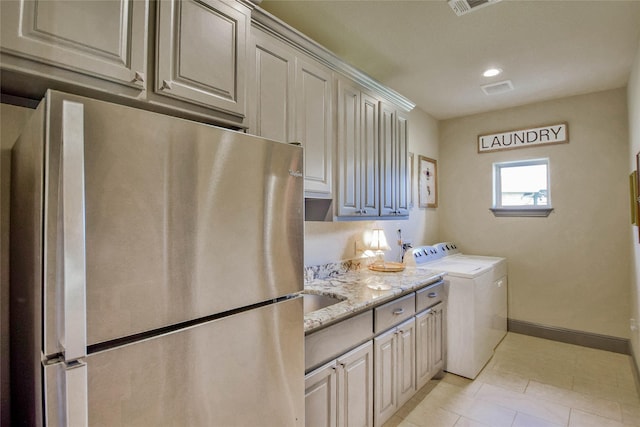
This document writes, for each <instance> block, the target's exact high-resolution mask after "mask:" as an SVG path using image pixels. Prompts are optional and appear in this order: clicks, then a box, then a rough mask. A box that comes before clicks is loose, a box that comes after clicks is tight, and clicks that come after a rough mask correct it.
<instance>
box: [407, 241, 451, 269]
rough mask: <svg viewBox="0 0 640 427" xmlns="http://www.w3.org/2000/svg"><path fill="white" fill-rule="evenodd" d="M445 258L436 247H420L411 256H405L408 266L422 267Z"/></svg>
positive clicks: (413, 250) (414, 249)
mask: <svg viewBox="0 0 640 427" xmlns="http://www.w3.org/2000/svg"><path fill="white" fill-rule="evenodd" d="M442 257H444V255H443V254H442V253H441V252H440V251H438V249H437V248H436V247H435V246H418V247H416V248H413V249H412V250H411V256H405V263H406V264H407V265H415V266H420V265H423V264H426V263H428V262H431V261H435V260H437V259H440V258H442Z"/></svg>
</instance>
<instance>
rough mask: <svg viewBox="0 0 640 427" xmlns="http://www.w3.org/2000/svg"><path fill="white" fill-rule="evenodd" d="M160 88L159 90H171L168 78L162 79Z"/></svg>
mask: <svg viewBox="0 0 640 427" xmlns="http://www.w3.org/2000/svg"><path fill="white" fill-rule="evenodd" d="M160 89H161V90H171V82H170V81H169V80H163V81H162V87H161V88H160Z"/></svg>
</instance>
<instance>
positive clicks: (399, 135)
mask: <svg viewBox="0 0 640 427" xmlns="http://www.w3.org/2000/svg"><path fill="white" fill-rule="evenodd" d="M407 132H408V120H407V118H406V117H405V116H404V115H403V114H402V113H401V112H399V111H397V110H396V109H395V108H394V107H393V106H391V105H390V104H388V103H386V102H381V103H380V216H407V215H409V203H408V193H407V188H408V186H407V179H408V176H409V175H408V163H407V159H408V151H407V144H408V140H407Z"/></svg>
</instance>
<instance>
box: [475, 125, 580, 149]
mask: <svg viewBox="0 0 640 427" xmlns="http://www.w3.org/2000/svg"><path fill="white" fill-rule="evenodd" d="M566 142H569V127H568V125H567V123H558V124H555V125H548V126H541V127H537V128H532V129H520V130H510V131H506V132H501V133H493V134H489V135H478V153H487V152H489V151H497V150H511V149H513V148H525V147H533V146H538V145H546V144H562V143H566Z"/></svg>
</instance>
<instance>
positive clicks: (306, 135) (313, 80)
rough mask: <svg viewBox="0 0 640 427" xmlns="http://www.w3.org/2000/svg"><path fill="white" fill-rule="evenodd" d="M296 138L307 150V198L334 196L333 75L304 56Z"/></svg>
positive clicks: (298, 77)
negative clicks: (332, 166)
mask: <svg viewBox="0 0 640 427" xmlns="http://www.w3.org/2000/svg"><path fill="white" fill-rule="evenodd" d="M296 86H297V89H296V92H297V105H296V115H297V118H296V124H297V139H298V141H299V142H300V143H302V146H303V147H304V153H305V154H304V181H305V183H304V189H305V192H306V193H307V194H308V195H313V196H314V197H321V198H331V195H332V180H331V175H332V168H331V164H332V161H331V160H332V152H333V125H332V107H331V106H332V102H331V100H332V98H331V94H332V92H333V90H332V75H331V71H330V70H329V69H327V68H325V67H323V66H321V65H320V64H317V63H313V62H312V61H311V60H310V59H307V58H305V57H302V56H300V57H298V59H297V72H296Z"/></svg>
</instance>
